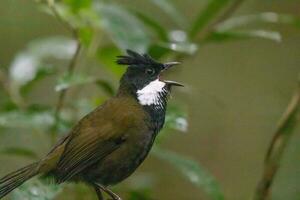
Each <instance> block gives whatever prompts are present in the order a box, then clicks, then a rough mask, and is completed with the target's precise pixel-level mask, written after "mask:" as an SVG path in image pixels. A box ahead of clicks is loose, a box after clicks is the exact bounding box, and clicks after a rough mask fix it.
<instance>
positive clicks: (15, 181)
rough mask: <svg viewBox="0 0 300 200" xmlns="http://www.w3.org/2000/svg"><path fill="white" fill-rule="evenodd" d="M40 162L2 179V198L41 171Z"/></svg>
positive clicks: (0, 192)
mask: <svg viewBox="0 0 300 200" xmlns="http://www.w3.org/2000/svg"><path fill="white" fill-rule="evenodd" d="M38 165H39V163H33V164H30V165H28V166H26V167H23V168H21V169H19V170H17V171H14V172H12V173H10V174H8V175H6V176H5V177H3V178H1V179H0V199H1V198H3V197H4V196H6V195H7V194H8V193H10V192H11V191H13V190H14V189H15V188H17V187H19V186H20V185H22V184H23V183H24V182H25V181H27V180H28V179H30V178H32V177H33V176H35V175H37V174H38V173H39V170H38Z"/></svg>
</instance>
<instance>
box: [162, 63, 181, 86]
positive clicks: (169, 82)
mask: <svg viewBox="0 0 300 200" xmlns="http://www.w3.org/2000/svg"><path fill="white" fill-rule="evenodd" d="M179 64H180V62H168V63H165V64H164V70H168V69H169V68H171V67H173V66H175V65H179ZM164 82H165V83H166V84H167V85H169V86H181V87H183V86H184V85H183V84H181V83H178V82H176V81H167V80H164Z"/></svg>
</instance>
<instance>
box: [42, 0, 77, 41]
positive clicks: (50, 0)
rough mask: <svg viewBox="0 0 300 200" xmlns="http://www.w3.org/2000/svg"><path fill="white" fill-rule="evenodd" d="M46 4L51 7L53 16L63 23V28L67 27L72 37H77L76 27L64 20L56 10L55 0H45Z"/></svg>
mask: <svg viewBox="0 0 300 200" xmlns="http://www.w3.org/2000/svg"><path fill="white" fill-rule="evenodd" d="M47 2H48V6H49V8H50V9H51V11H52V13H53V14H54V16H55V17H56V18H57V19H58V21H59V22H60V23H61V24H62V25H63V27H64V28H67V29H68V31H70V32H71V33H72V34H73V36H74V38H77V37H78V33H77V29H76V28H74V27H73V25H72V24H71V23H69V22H68V21H66V20H65V19H64V18H63V17H62V16H61V15H60V14H59V12H58V10H57V9H56V7H55V0H47Z"/></svg>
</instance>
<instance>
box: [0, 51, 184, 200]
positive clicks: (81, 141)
mask: <svg viewBox="0 0 300 200" xmlns="http://www.w3.org/2000/svg"><path fill="white" fill-rule="evenodd" d="M117 63H118V64H119V65H126V66H128V67H127V70H126V72H125V73H124V75H123V76H122V78H121V80H120V86H119V89H118V92H117V94H116V95H115V96H114V97H112V98H111V99H109V100H108V101H106V102H105V103H104V104H103V105H101V106H99V107H98V108H96V109H95V110H94V111H92V112H91V113H89V114H88V115H86V116H85V117H83V118H82V119H81V120H80V121H79V122H78V123H77V124H76V125H75V126H74V127H73V129H72V130H71V131H70V133H69V134H68V135H67V136H66V137H64V138H63V139H62V140H61V141H60V142H58V143H57V145H56V146H54V147H53V149H52V150H51V151H50V152H49V153H48V154H47V155H46V156H45V157H44V158H43V159H41V160H40V161H38V162H35V163H32V164H30V165H28V166H26V167H23V168H21V169H19V170H17V171H15V172H12V173H10V174H8V175H7V176H5V177H3V178H2V179H0V199H1V198H2V197H4V196H5V195H7V194H8V193H9V192H11V191H12V190H14V189H15V188H17V187H18V186H20V185H21V184H23V183H24V182H25V181H27V180H28V179H30V178H32V177H34V176H36V175H43V176H46V177H53V178H54V179H55V181H56V182H57V183H58V184H59V183H63V182H68V181H81V182H84V183H87V184H88V185H91V186H93V187H94V189H95V191H96V193H97V196H98V199H99V200H103V196H102V192H105V193H106V194H107V195H109V196H110V197H111V198H112V199H113V200H121V198H120V197H119V196H118V195H116V194H115V193H113V192H112V191H111V190H109V189H108V188H107V187H108V186H110V185H114V184H117V183H119V182H120V181H122V180H124V179H125V178H127V177H128V176H130V175H131V174H132V173H133V172H134V171H135V170H136V168H137V167H138V166H139V165H140V164H141V163H142V162H143V161H144V159H145V158H146V156H147V155H148V153H149V151H150V149H151V147H152V145H153V142H154V140H155V137H156V135H157V134H158V132H159V131H160V130H161V128H162V127H163V125H164V121H165V113H166V106H167V100H168V96H169V94H170V91H171V88H172V86H182V84H180V83H177V82H175V81H166V80H163V79H162V77H161V74H162V72H164V71H166V70H168V69H169V68H171V67H172V66H174V65H177V64H179V63H178V62H170V63H165V64H163V63H159V62H157V61H155V60H154V59H153V58H151V57H150V56H149V55H147V54H139V53H136V52H134V51H131V50H127V55H124V56H118V59H117Z"/></svg>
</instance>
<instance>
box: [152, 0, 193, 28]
mask: <svg viewBox="0 0 300 200" xmlns="http://www.w3.org/2000/svg"><path fill="white" fill-rule="evenodd" d="M151 2H153V3H154V4H155V5H156V6H157V7H159V8H160V9H162V10H163V11H164V12H165V13H166V14H168V15H169V16H170V17H171V19H173V21H174V22H175V23H176V24H177V25H178V26H180V27H184V26H185V24H187V22H186V19H185V17H184V16H183V15H182V14H181V13H180V12H179V10H178V9H177V8H176V7H175V6H174V5H173V2H174V1H169V0H151Z"/></svg>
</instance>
